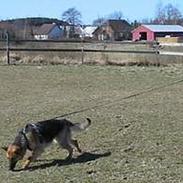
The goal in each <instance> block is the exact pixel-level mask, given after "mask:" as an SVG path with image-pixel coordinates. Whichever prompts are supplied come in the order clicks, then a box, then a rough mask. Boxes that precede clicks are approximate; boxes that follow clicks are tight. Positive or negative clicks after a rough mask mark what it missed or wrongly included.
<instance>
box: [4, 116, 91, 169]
mask: <svg viewBox="0 0 183 183" xmlns="http://www.w3.org/2000/svg"><path fill="white" fill-rule="evenodd" d="M90 125H91V120H90V119H89V118H86V121H85V122H82V123H72V122H71V121H69V120H67V119H57V118H55V119H50V120H45V121H39V122H37V123H28V124H27V125H26V126H25V127H24V128H22V129H21V130H20V131H19V132H18V134H17V136H16V137H15V139H14V142H13V143H11V144H10V145H9V146H7V147H2V148H3V149H4V150H5V151H6V157H7V159H8V160H9V170H12V171H13V170H14V169H15V166H16V164H17V162H18V161H19V160H22V159H24V158H25V157H26V154H27V151H30V152H31V153H29V156H28V157H26V159H25V161H24V163H23V166H22V168H23V169H27V168H28V166H29V165H30V163H31V162H33V161H35V160H36V159H37V157H38V156H40V155H41V154H42V152H43V151H44V149H45V148H46V147H47V146H49V145H50V144H51V143H52V142H53V141H56V142H58V144H59V145H60V146H61V147H62V148H64V149H66V150H67V151H68V153H69V154H68V156H67V158H66V160H70V159H71V158H72V156H73V150H74V148H76V149H77V151H78V152H79V153H82V150H81V149H80V147H79V145H78V142H77V140H74V139H72V132H80V131H83V130H85V129H87V128H88V127H89V126H90Z"/></svg>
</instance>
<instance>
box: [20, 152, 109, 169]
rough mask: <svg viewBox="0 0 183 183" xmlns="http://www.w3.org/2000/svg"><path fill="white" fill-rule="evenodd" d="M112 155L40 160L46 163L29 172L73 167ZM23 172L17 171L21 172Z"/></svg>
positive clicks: (84, 154) (101, 154) (88, 155)
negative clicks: (53, 167) (73, 165)
mask: <svg viewBox="0 0 183 183" xmlns="http://www.w3.org/2000/svg"><path fill="white" fill-rule="evenodd" d="M110 155H111V152H105V153H90V152H84V153H83V154H81V155H79V156H78V157H76V158H72V159H71V160H61V159H51V160H38V161H39V162H46V163H44V164H40V165H35V166H34V165H33V166H30V167H29V168H28V169H27V170H29V171H34V170H37V169H46V168H49V167H52V166H57V167H60V166H66V165H71V164H76V163H86V162H90V161H94V160H96V159H99V158H102V157H107V156H110ZM21 170H22V169H21ZM21 170H17V171H21Z"/></svg>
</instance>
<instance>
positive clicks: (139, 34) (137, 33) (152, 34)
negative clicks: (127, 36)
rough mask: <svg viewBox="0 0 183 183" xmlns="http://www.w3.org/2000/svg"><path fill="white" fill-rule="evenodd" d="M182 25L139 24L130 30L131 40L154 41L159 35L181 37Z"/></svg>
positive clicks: (182, 32)
mask: <svg viewBox="0 0 183 183" xmlns="http://www.w3.org/2000/svg"><path fill="white" fill-rule="evenodd" d="M181 36H183V27H182V26H180V25H145V24H144V25H140V26H139V27H137V28H136V29H134V30H133V31H132V40H133V41H139V40H145V41H155V40H157V39H158V38H160V37H181Z"/></svg>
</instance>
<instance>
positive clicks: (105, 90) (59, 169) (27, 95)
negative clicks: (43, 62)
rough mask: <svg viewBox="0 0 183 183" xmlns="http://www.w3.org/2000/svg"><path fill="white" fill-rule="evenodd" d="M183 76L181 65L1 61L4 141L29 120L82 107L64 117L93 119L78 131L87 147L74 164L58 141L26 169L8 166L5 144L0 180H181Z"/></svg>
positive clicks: (86, 182)
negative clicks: (7, 63)
mask: <svg viewBox="0 0 183 183" xmlns="http://www.w3.org/2000/svg"><path fill="white" fill-rule="evenodd" d="M182 79H183V65H177V66H171V67H135V66H134V67H116V66H94V65H93V66H87V65H80V66H77V65H76V66H74V65H71V66H64V65H57V66H52V65H48V66H21V65H20V66H1V67H0V104H1V105H0V119H1V122H0V125H1V128H0V142H1V145H6V144H8V143H10V142H11V141H12V139H13V138H14V136H15V134H16V132H17V130H18V129H19V128H20V127H23V125H25V124H26V123H27V122H30V121H38V120H44V119H50V118H53V117H56V116H60V115H63V114H66V113H70V112H71V113H72V112H75V111H79V110H83V111H81V112H80V113H75V114H73V115H70V116H68V117H67V118H68V119H71V120H72V121H74V122H78V121H82V120H84V118H86V117H90V118H91V119H92V125H91V127H90V128H89V130H88V131H86V132H84V133H81V134H78V135H77V139H78V140H79V142H80V144H81V147H82V149H83V150H85V151H86V152H87V153H85V154H84V155H79V154H77V153H76V154H75V155H76V157H75V159H74V160H73V161H72V163H71V164H68V163H66V162H64V161H63V159H64V158H65V157H66V155H67V154H66V152H65V151H64V150H60V149H59V148H58V146H57V145H56V144H54V145H53V146H51V148H48V149H47V150H46V152H45V153H44V154H43V155H42V156H41V157H40V159H39V161H37V162H35V163H32V164H31V166H30V169H29V170H27V171H19V172H9V171H8V162H7V160H6V158H5V153H4V152H3V151H2V150H1V151H0V152H1V156H0V167H1V171H0V180H1V182H2V183H18V182H21V183H24V182H34V183H41V182H47V183H48V182H52V183H60V182H63V183H67V182H73V183H81V182H83V183H89V182H91V183H93V182H96V183H99V182H103V183H111V182H115V183H123V182H124V183H170V182H171V183H173V182H174V183H178V182H183V174H182V172H183V94H182V92H183V82H177V81H181V80H182ZM176 82H177V83H176ZM155 88H156V89H155ZM153 89H154V90H153ZM136 94H137V95H136ZM133 95H134V96H133ZM130 96H133V97H130ZM17 168H20V164H19V165H18V166H17Z"/></svg>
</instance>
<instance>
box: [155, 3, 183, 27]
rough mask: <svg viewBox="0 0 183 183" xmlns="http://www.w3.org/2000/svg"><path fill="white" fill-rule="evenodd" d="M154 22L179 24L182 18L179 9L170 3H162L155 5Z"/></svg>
mask: <svg viewBox="0 0 183 183" xmlns="http://www.w3.org/2000/svg"><path fill="white" fill-rule="evenodd" d="M156 11H157V12H156V17H155V19H154V21H153V23H155V24H179V23H180V21H181V19H182V14H181V12H180V10H179V9H178V8H177V7H175V6H173V5H172V4H167V5H165V6H164V7H163V5H162V3H159V4H158V5H157V10H156Z"/></svg>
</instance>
